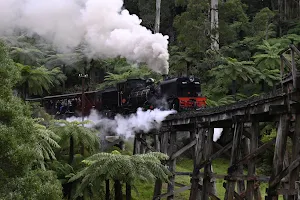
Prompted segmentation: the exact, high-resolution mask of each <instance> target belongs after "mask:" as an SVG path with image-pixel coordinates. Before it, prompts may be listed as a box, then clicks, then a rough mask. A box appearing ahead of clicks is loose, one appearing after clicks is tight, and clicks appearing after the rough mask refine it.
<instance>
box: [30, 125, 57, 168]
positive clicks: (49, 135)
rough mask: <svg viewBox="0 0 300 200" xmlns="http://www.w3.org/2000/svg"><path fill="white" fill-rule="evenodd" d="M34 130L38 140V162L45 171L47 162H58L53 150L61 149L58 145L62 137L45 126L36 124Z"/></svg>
mask: <svg viewBox="0 0 300 200" xmlns="http://www.w3.org/2000/svg"><path fill="white" fill-rule="evenodd" d="M34 128H35V131H36V133H37V139H38V142H37V147H36V152H37V154H38V162H39V164H40V166H41V168H42V169H45V163H44V162H45V160H56V157H55V153H54V150H53V149H58V148H60V146H59V144H58V141H59V140H60V137H59V136H58V135H56V134H55V133H54V132H53V131H51V130H49V129H47V128H46V127H45V126H43V125H40V124H34Z"/></svg>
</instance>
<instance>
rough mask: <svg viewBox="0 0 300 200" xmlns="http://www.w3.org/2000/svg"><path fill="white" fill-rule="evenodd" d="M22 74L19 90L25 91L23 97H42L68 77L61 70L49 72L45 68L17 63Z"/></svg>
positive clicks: (55, 69) (56, 69)
mask: <svg viewBox="0 0 300 200" xmlns="http://www.w3.org/2000/svg"><path fill="white" fill-rule="evenodd" d="M16 66H17V67H18V68H19V70H20V73H21V80H20V81H19V83H18V88H20V89H21V91H23V96H24V97H25V95H27V94H29V95H32V94H34V95H42V94H43V93H44V90H46V91H47V92H49V90H50V89H51V88H52V87H54V86H57V85H59V84H60V83H62V82H63V81H64V80H65V79H66V77H65V75H64V74H62V72H61V71H60V69H59V68H54V69H52V70H48V69H47V68H45V67H43V66H42V67H32V66H28V65H22V64H20V63H16Z"/></svg>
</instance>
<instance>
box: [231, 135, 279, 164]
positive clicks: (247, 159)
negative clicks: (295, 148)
mask: <svg viewBox="0 0 300 200" xmlns="http://www.w3.org/2000/svg"><path fill="white" fill-rule="evenodd" d="M275 141H276V138H273V139H272V140H270V141H269V142H267V143H265V144H263V145H262V146H260V147H259V148H258V149H256V150H255V151H254V152H252V153H250V154H248V155H247V156H245V157H244V158H242V159H241V160H239V161H237V162H236V163H234V164H233V165H232V166H230V167H229V170H231V169H233V168H235V167H236V165H238V164H244V163H247V162H248V161H249V160H252V159H254V158H255V157H257V156H258V155H259V154H261V153H263V152H265V150H266V149H268V148H269V147H270V146H272V145H273V144H274V143H275Z"/></svg>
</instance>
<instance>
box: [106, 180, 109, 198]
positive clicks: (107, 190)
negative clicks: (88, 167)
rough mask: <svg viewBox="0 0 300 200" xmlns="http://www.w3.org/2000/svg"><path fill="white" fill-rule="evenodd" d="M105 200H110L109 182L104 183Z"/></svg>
mask: <svg viewBox="0 0 300 200" xmlns="http://www.w3.org/2000/svg"><path fill="white" fill-rule="evenodd" d="M105 200H110V190H109V180H106V181H105Z"/></svg>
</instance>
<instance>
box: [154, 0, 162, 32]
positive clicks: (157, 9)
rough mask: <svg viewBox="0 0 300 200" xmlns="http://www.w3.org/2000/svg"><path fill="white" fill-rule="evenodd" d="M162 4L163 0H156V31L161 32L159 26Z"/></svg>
mask: <svg viewBox="0 0 300 200" xmlns="http://www.w3.org/2000/svg"><path fill="white" fill-rule="evenodd" d="M160 5H161V0H156V15H155V28H154V32H155V33H159V26H160Z"/></svg>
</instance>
